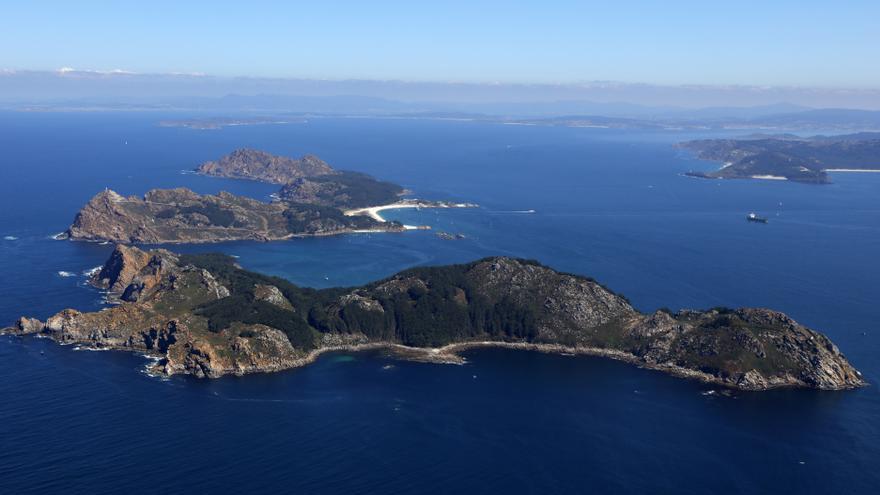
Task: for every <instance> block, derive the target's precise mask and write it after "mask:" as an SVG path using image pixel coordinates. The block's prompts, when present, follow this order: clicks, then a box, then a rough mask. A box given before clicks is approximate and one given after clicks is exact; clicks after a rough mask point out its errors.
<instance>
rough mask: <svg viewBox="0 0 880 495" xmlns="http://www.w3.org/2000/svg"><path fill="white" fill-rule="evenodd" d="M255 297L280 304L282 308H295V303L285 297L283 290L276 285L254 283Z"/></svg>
mask: <svg viewBox="0 0 880 495" xmlns="http://www.w3.org/2000/svg"><path fill="white" fill-rule="evenodd" d="M254 299H256V300H257V301H264V302H267V303H269V304H273V305H275V306H278V307H279V308H281V309H287V310H291V311H292V310H293V305H292V304H290V301H288V300H287V298H286V297H284V294H282V293H281V290H279V289H278V287H275V286H274V285H265V284H256V285H254Z"/></svg>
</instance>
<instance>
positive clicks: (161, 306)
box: [0, 245, 865, 390]
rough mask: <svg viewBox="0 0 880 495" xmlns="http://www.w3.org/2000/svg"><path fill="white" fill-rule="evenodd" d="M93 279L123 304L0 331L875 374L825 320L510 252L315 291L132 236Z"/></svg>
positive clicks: (196, 346) (135, 341) (708, 376)
mask: <svg viewBox="0 0 880 495" xmlns="http://www.w3.org/2000/svg"><path fill="white" fill-rule="evenodd" d="M91 283H92V284H93V285H95V286H97V287H100V288H103V289H106V290H108V291H109V293H110V295H111V297H113V298H115V299H116V300H117V301H118V303H119V304H118V305H116V306H114V307H111V308H109V309H105V310H103V311H98V312H91V313H83V312H79V311H76V310H72V309H66V310H63V311H61V312H60V313H58V314H56V315H54V316H52V317H50V318H48V319H47V320H46V321H45V322H44V321H40V320H36V319H32V318H27V317H22V318H20V319H19V320H18V321H17V322H15V324H14V325H13V326H11V327H8V328H5V329H3V330H2V331H0V333H6V334H13V335H30V334H35V335H39V336H43V337H48V338H51V339H54V340H56V341H58V342H61V343H65V344H78V345H81V346H88V347H91V348H97V349H123V350H130V351H136V352H141V353H145V354H146V355H147V356H150V357H152V358H154V362H153V363H152V364H151V365H150V367H149V369H150V371H151V372H153V373H157V374H165V375H173V374H190V375H194V376H198V377H219V376H223V375H227V374H234V375H242V374H246V373H254V372H267V371H278V370H284V369H289V368H294V367H297V366H303V365H305V364H307V363H310V362H312V361H314V360H315V359H316V358H317V357H318V356H319V355H320V354H321V353H323V352H327V351H334V350H348V351H354V350H362V349H378V348H383V349H388V350H390V351H392V352H394V353H395V354H397V355H399V356H400V357H403V358H406V359H413V360H418V361H429V362H443V363H460V362H462V358H461V356H460V354H459V353H460V352H461V351H463V350H465V349H468V348H472V347H475V346H503V347H510V348H517V349H533V350H540V351H545V352H559V353H572V354H587V355H597V356H606V357H610V358H613V359H618V360H622V361H626V362H630V363H634V364H636V365H639V366H642V367H645V368H650V369H656V370H660V371H664V372H666V373H670V374H673V375H676V376H681V377H687V378H694V379H698V380H702V381H704V382H707V383H714V384H720V385H724V386H728V387H733V388H738V389H743V390H767V389H771V388H776V387H810V388H818V389H827V390H833V389H847V388H854V387H858V386H861V385H863V384H864V383H865V382H864V381H863V379H862V378H861V374H860V373H859V372H858V371H856V370H855V369H854V368H853V367H852V366H851V365H850V364H849V362H848V361H847V360H846V358H845V357H844V356H843V355H842V354H841V353H840V351H839V350H838V349H837V347H836V346H835V345H834V344H833V343H832V342H831V341H830V340H829V339H828V338H827V337H825V336H824V335H822V334H820V333H818V332H815V331H813V330H810V329H808V328H806V327H804V326H802V325H799V324H798V323H796V322H795V321H793V320H792V319H791V318H789V317H787V316H785V315H784V314H782V313H778V312H775V311H771V310H767V309H737V310H732V309H725V308H715V309H711V310H708V311H692V310H682V311H679V312H677V313H672V312H670V311H666V310H660V311H657V312H655V313H653V314H649V315H645V314H642V313H639V312H638V311H636V310H635V309H634V308H633V307H632V306H631V305H630V304H629V302H628V301H627V300H626V298H624V297H623V296H620V295H617V294H615V293H614V292H612V291H610V290H609V289H607V288H605V287H603V286H602V285H600V284H599V283H597V282H596V281H594V280H592V279H589V278H586V277H582V276H578V275H570V274H565V273H560V272H556V271H554V270H552V269H550V268H548V267H545V266H543V265H541V264H539V263H537V262H535V261H529V260H522V259H513V258H505V257H495V258H486V259H482V260H479V261H475V262H471V263H466V264H461V265H450V266H440V267H423V268H413V269H409V270H406V271H403V272H401V273H398V274H397V275H394V276H392V277H389V278H387V279H384V280H380V281H377V282H374V283H371V284H367V285H364V286H362V287H355V288H334V289H323V290H315V289H308V288H302V287H298V286H296V285H294V284H291V283H290V282H288V281H286V280H283V279H280V278H277V277H270V276H266V275H261V274H258V273H253V272H249V271H246V270H243V269H242V268H241V267H239V266H238V265H236V264H235V261H234V260H233V259H232V258H230V257H228V256H225V255H219V254H200V255H179V254H175V253H172V252H170V251H165V250H153V251H149V252H147V251H143V250H140V249H138V248H135V247H129V246H124V245H118V246H117V247H116V249H115V250H114V251H113V253H112V255H111V256H110V258H109V259H108V260H107V262H106V263H105V264H104V266H103V267H102V268H101V269H100V270H99V271H97V272H96V273H95V274H94V275H93V276H92V277H91Z"/></svg>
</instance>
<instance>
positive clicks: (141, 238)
mask: <svg viewBox="0 0 880 495" xmlns="http://www.w3.org/2000/svg"><path fill="white" fill-rule="evenodd" d="M402 230H404V227H403V225H401V224H400V223H398V222H378V221H376V220H374V219H372V218H370V217H366V216H348V215H345V214H344V213H343V212H342V211H340V210H338V209H336V208H328V207H324V206H319V205H310V204H294V203H287V202H274V203H265V202H262V201H258V200H255V199H251V198H246V197H243V196H236V195H233V194H230V193H227V192H221V193H220V194H217V195H200V194H197V193H195V192H193V191H190V190H189V189H184V188H179V189H154V190H152V191H149V192H147V194H145V195H144V196H143V197H142V198H139V197H136V196H129V197H123V196H122V195H120V194H117V193H116V192H114V191H111V190H106V191H103V192H101V193H98V194H97V195H95V197H93V198H92V199H91V200H90V201H89V202H88V203H87V204H86V205H85V206H84V207H83V208H82V209H81V210H80V211H79V213H77V214H76V217H75V218H74V220H73V224H72V225H71V226H70V228H68V230H67V232H66V233H65V236H66V237H68V238H69V239H73V240H91V241H112V242H122V243H145V244H160V243H199V242H219V241H234V240H259V241H274V240H282V239H291V238H293V237H299V236H318V235H332V234H343V233H349V232H362V231H369V232H400V231H402Z"/></svg>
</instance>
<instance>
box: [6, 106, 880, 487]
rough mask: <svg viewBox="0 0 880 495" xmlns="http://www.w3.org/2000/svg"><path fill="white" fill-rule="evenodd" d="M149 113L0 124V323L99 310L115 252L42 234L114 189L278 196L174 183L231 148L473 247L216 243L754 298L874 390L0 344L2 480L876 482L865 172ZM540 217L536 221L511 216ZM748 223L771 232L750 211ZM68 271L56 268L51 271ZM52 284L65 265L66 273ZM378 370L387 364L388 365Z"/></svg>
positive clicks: (248, 254) (30, 117) (497, 127)
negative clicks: (224, 362)
mask: <svg viewBox="0 0 880 495" xmlns="http://www.w3.org/2000/svg"><path fill="white" fill-rule="evenodd" d="M172 117H175V116H174V115H164V114H161V115H160V114H156V113H130V114H124V113H123V114H117V113H60V114H55V113H0V150H2V154H0V173H2V175H0V238H3V239H2V240H0V273H2V281H0V324H3V325H5V324H10V323H12V322H13V321H14V320H15V318H17V317H18V316H20V315H23V314H24V315H32V316H37V317H40V318H45V317H47V316H49V315H51V314H53V313H55V312H56V311H58V310H60V309H63V308H65V307H73V308H78V309H81V310H95V309H98V308H100V307H101V294H99V293H98V292H97V291H96V290H94V289H91V288H89V287H86V286H84V280H85V277H84V276H82V272H83V271H85V270H88V269H90V268H92V267H95V266H98V265H101V264H102V263H103V261H104V260H105V258H106V257H107V255H108V254H109V252H110V251H111V249H112V246H102V245H99V244H91V243H74V242H67V241H55V240H51V238H50V237H51V236H52V235H53V234H55V233H57V232H60V231H63V230H64V229H65V228H66V227H67V226H68V225H69V224H70V222H71V220H72V219H73V215H74V213H75V212H76V211H77V209H78V208H79V207H81V206H82V205H83V204H84V203H85V202H86V201H87V200H88V199H89V198H90V197H91V196H92V195H93V194H95V193H96V192H98V191H100V190H102V189H103V188H105V187H110V188H112V189H114V190H116V191H118V192H120V193H123V194H138V195H139V194H143V193H144V192H145V191H146V190H148V189H150V188H155V187H175V186H186V187H190V188H192V189H194V190H196V191H198V192H203V193H213V192H217V191H220V190H227V191H231V192H234V193H238V194H246V195H250V196H253V197H255V198H260V199H268V195H269V194H270V193H272V192H274V191H275V189H276V187H274V186H270V185H265V184H259V183H255V182H248V181H234V180H225V179H213V178H205V177H199V176H195V175H192V174H185V173H181V171H185V170H188V169H192V168H193V167H195V166H196V165H198V164H199V163H200V162H201V161H204V160H208V159H214V158H217V157H219V156H221V155H223V154H225V153H227V152H229V151H231V150H233V149H234V148H238V147H244V146H248V147H256V148H262V149H265V150H267V151H270V152H273V153H280V154H289V155H295V156H299V155H302V154H304V153H315V154H317V155H319V156H321V157H323V158H324V159H326V160H327V161H328V162H330V163H331V164H332V165H334V166H335V167H337V168H343V169H350V170H358V171H363V172H367V173H370V174H373V175H376V176H378V177H380V178H382V179H387V180H391V181H395V182H398V183H400V184H403V185H404V186H406V187H407V188H409V189H411V190H413V191H414V192H415V193H416V195H417V196H419V197H421V198H425V199H450V200H462V201H472V202H476V203H479V204H480V205H481V207H480V208H478V209H473V210H452V211H436V210H420V211H415V210H398V211H395V212H389V214H388V216H389V217H391V218H396V219H400V220H403V221H405V223H411V224H428V225H431V226H433V227H434V229H435V231H434V232H436V231H437V230H444V231H449V232H454V233H462V234H465V235H466V236H467V238H466V239H464V240H459V241H447V240H442V239H440V238H438V237H437V236H436V235H434V233H432V232H428V231H417V232H415V231H414V232H406V233H400V234H355V235H346V236H338V237H331V238H321V239H305V240H302V239H300V240H294V241H289V242H277V243H255V242H236V243H228V244H219V245H207V246H176V247H174V249H178V250H185V251H218V250H219V251H223V252H226V253H229V254H234V255H236V256H239V257H240V258H239V262H240V263H241V264H242V265H243V266H245V267H246V268H249V269H253V270H257V271H261V272H268V273H272V274H275V275H280V276H283V277H286V278H288V279H290V280H291V281H293V282H295V283H298V284H302V285H307V286H314V287H328V286H337V285H354V284H361V283H364V282H368V281H372V280H376V279H378V278H381V277H385V276H387V275H390V274H392V273H394V272H397V271H399V270H401V269H403V268H406V267H411V266H416V265H429V264H446V263H451V262H463V261H469V260H473V259H476V258H480V257H484V256H489V255H499V254H503V255H514V256H522V257H528V258H535V259H538V260H540V261H542V262H543V263H545V264H547V265H550V266H552V267H554V268H556V269H559V270H564V271H568V272H574V273H579V274H584V275H589V276H592V277H594V278H596V279H598V280H600V281H601V282H603V283H605V284H606V285H608V286H610V287H611V288H612V289H614V290H615V291H619V292H622V293H623V294H625V295H626V296H628V297H629V299H630V300H631V301H632V302H633V303H634V305H635V306H636V307H637V308H639V309H641V310H643V311H652V310H655V309H657V308H660V307H669V308H673V309H678V308H685V307H687V308H704V307H710V306H718V305H725V306H766V307H772V308H775V309H779V310H782V311H785V312H787V313H789V314H790V315H791V316H793V317H794V318H795V319H797V320H798V321H800V322H801V323H804V324H806V325H809V326H811V327H813V328H815V329H818V330H820V331H823V332H825V333H826V334H828V335H829V336H830V337H831V338H832V339H833V340H834V341H835V342H836V343H837V344H838V345H839V347H840V348H841V349H842V351H843V352H844V353H845V354H846V355H847V356H848V358H849V359H850V360H851V361H852V363H853V364H854V365H855V366H856V367H857V368H858V369H860V370H861V371H862V373H863V374H864V375H865V377H866V378H867V379H868V380H869V381H870V382H871V384H872V385H871V386H870V387H867V388H864V389H860V390H855V391H845V392H817V391H809V390H784V391H771V392H764V393H738V394H735V395H734V396H732V397H725V396H721V395H717V394H715V395H712V394H707V392H709V391H710V390H711V387H709V386H706V385H703V384H700V383H697V382H692V381H687V380H681V379H677V378H672V377H669V376H666V375H663V374H661V373H658V372H653V371H647V370H641V369H638V368H635V367H633V366H630V365H627V364H623V363H618V362H614V361H609V360H606V359H601V358H592V357H565V356H553V355H544V354H539V353H531V352H522V351H511V350H497V349H496V350H479V351H473V352H470V353H469V354H468V355H467V357H468V358H469V363H468V364H466V365H463V366H451V365H432V364H418V363H408V362H399V361H395V360H392V359H390V358H388V357H386V356H384V355H382V354H381V353H356V354H333V355H325V356H324V357H322V358H321V359H320V360H319V361H318V362H317V363H315V364H314V365H312V366H309V367H306V368H303V369H298V370H292V371H288V372H282V373H275V374H267V375H253V376H247V377H241V378H236V377H230V378H223V379H218V380H198V379H194V378H189V377H173V378H171V379H168V380H162V379H158V378H154V377H150V376H148V375H145V374H144V373H143V371H142V370H143V367H144V365H145V360H144V358H142V357H139V356H137V355H132V354H127V353H123V352H87V351H78V350H76V349H74V348H73V347H70V346H59V345H56V344H54V343H52V342H50V341H47V340H42V339H35V338H13V337H2V338H0V377H2V379H0V493H4V494H5V493H9V494H13V493H15V494H17V493H120V492H123V493H128V494H138V493H180V492H182V491H184V490H186V491H187V492H191V493H192V492H194V493H259V492H262V493H266V492H280V493H346V494H348V493H419V494H428V493H540V494H545V493H652V494H664V493H670V494H673V493H674V494H691V493H692V494H705V493H797V494H812V493H846V494H860V493H877V492H878V491H880V393H878V386H877V384H878V383H880V328H878V325H877V321H878V319H880V286H878V284H880V261H878V259H880V258H878V257H880V174H846V173H838V174H835V175H834V176H833V179H834V184H833V185H828V186H810V185H803V184H794V183H787V182H777V181H706V180H699V179H690V178H686V177H683V176H681V175H680V174H681V173H682V172H685V171H687V170H690V169H705V170H708V169H712V168H715V167H716V165H715V164H712V163H707V162H702V161H699V160H696V159H694V158H693V157H692V156H690V155H689V154H688V153H686V152H683V151H681V150H678V149H676V148H674V147H673V146H672V145H673V144H674V143H675V142H677V141H681V140H684V139H689V138H693V137H701V136H703V135H697V134H684V133H674V132H669V131H663V132H661V131H656V132H641V131H639V132H635V131H628V132H624V131H619V130H608V129H585V128H563V127H535V126H514V125H501V124H489V123H478V122H466V121H436V120H435V121H432V120H392V119H384V120H383V119H329V118H327V119H312V120H310V121H309V122H307V123H303V124H289V125H259V126H242V127H229V128H225V129H223V130H216V131H198V130H191V129H184V128H164V127H159V126H157V122H158V121H160V120H162V119H167V118H172ZM528 210H534V213H524V212H525V211H528ZM750 211H755V212H758V213H760V214H763V215H766V216H768V217H769V218H770V223H769V224H767V225H756V224H750V223H747V222H746V221H745V219H744V217H745V215H746V214H747V213H748V212H750ZM61 272H64V273H63V274H62V273H61ZM63 275H68V276H63ZM387 365H391V366H390V367H387Z"/></svg>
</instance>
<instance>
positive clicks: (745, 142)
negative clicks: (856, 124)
mask: <svg viewBox="0 0 880 495" xmlns="http://www.w3.org/2000/svg"><path fill="white" fill-rule="evenodd" d="M679 146H680V147H682V148H685V149H689V150H692V151H695V152H696V153H697V157H698V158H701V159H704V160H712V161H718V162H723V163H724V165H723V166H722V167H721V168H720V169H719V170H716V171H713V172H699V171H690V172H687V173H686V175H688V176H691V177H699V178H707V179H768V180H790V181H796V182H805V183H811V184H827V183H830V182H831V181H830V179H829V178H828V173H827V172H833V171H840V172H878V171H880V133H873V132H863V133H858V134H847V135H842V136H813V137H808V138H801V137H798V136H794V135H790V134H785V135H775V136H762V135H756V136H749V137H746V138H741V139H701V140H696V141H687V142H684V143H680V144H679Z"/></svg>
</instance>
